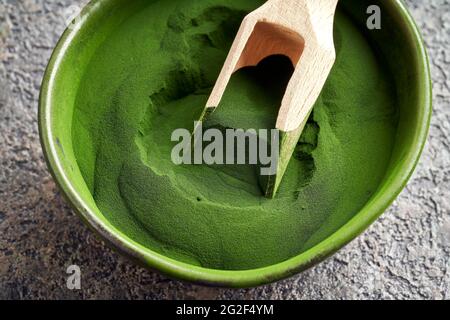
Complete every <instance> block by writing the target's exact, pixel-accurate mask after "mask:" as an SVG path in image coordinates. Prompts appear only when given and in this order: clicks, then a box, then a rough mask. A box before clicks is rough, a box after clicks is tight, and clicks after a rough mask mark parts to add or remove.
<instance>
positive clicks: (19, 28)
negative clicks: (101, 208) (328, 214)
mask: <svg viewBox="0 0 450 320" xmlns="http://www.w3.org/2000/svg"><path fill="white" fill-rule="evenodd" d="M77 3H79V2H77V1H73V0H58V1H53V0H52V1H50V0H21V1H16V0H0V299H2V298H3V299H12V298H24V299H32V298H38V299H43V298H50V299H80V298H83V299H110V298H115V299H129V298H132V299H174V298H176V299H181V298H189V299H205V298H207V299H216V298H225V299H227V298H233V299H333V298H338V299H339V298H341V299H346V298H347V299H348V298H350V299H392V298H398V299H412V298H417V299H432V298H434V299H443V298H445V299H449V298H450V260H449V257H450V180H449V177H450V141H449V137H450V108H449V104H450V93H449V88H450V1H449V0H409V1H407V3H408V5H409V7H410V8H411V11H412V14H413V15H414V17H415V18H416V20H417V22H418V25H419V27H420V28H421V29H422V32H423V35H424V38H425V42H426V44H427V46H428V48H429V53H430V57H431V67H432V73H433V79H434V84H433V87H434V116H433V120H432V125H431V132H430V137H429V140H428V144H427V146H426V149H425V151H424V155H423V157H422V160H421V162H420V165H419V167H418V168H417V170H416V173H415V174H414V176H413V177H412V179H411V181H410V183H409V184H408V186H407V188H406V189H405V190H404V192H403V193H402V194H401V196H400V197H399V198H398V199H397V201H396V202H395V203H394V204H393V205H392V207H391V208H390V209H389V210H388V211H387V212H386V213H385V214H384V215H383V217H382V218H381V219H379V220H378V221H377V222H376V223H375V224H374V225H373V226H372V227H371V228H370V229H369V230H368V231H366V232H365V233H364V235H363V236H361V237H359V238H358V239H357V240H355V241H353V242H352V243H351V244H350V245H348V246H347V247H346V248H344V249H343V250H342V251H340V253H338V254H336V255H335V256H333V257H332V258H330V259H329V260H327V261H326V262H324V263H322V264H320V265H318V266H316V267H315V268H313V269H311V270H309V271H307V272H304V273H302V274H300V275H298V276H296V277H294V278H291V279H289V280H285V281H282V282H279V283H276V284H273V285H269V286H265V287H260V288H255V289H247V290H228V289H216V288H205V287H201V286H195V285H191V284H187V283H182V282H178V281H174V280H170V279H167V278H165V277H164V276H161V275H159V274H157V273H153V272H149V271H147V270H145V269H142V268H140V267H137V266H136V265H134V264H133V263H131V262H130V261H128V260H127V259H125V258H122V257H121V256H120V255H118V254H116V253H115V252H113V251H111V250H110V249H108V248H107V247H106V246H105V245H104V244H103V243H102V242H101V241H99V240H97V239H96V237H95V236H94V234H93V233H92V232H91V231H89V230H88V229H87V227H86V226H85V225H84V224H83V223H82V222H81V221H80V219H79V218H78V217H77V216H76V215H75V214H74V213H73V212H72V210H71V209H70V208H69V207H68V205H67V203H66V202H65V201H64V200H63V198H62V197H61V194H60V192H59V191H58V189H57V187H56V186H55V184H54V182H53V180H52V178H51V177H50V175H49V173H48V171H47V168H46V165H45V163H44V159H43V155H42V151H41V147H40V144H39V137H38V129H37V121H36V118H37V101H38V94H39V88H40V84H41V79H42V76H43V72H44V69H45V67H46V64H47V62H48V59H49V56H50V54H51V52H52V49H53V48H54V46H55V44H56V41H57V40H58V38H59V36H60V34H61V33H62V31H63V29H64V22H65V20H64V15H63V13H65V12H67V11H66V10H67V8H68V7H70V6H71V5H74V4H77ZM72 264H76V265H78V266H80V267H81V270H82V290H79V291H70V290H68V289H67V288H66V268H67V267H68V266H69V265H72Z"/></svg>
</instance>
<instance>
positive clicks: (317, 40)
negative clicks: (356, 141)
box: [201, 0, 338, 198]
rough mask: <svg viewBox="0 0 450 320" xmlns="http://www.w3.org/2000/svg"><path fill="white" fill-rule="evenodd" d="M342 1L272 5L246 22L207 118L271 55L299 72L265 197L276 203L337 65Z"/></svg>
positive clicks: (274, 1) (284, 106) (283, 112)
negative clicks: (234, 82)
mask: <svg viewBox="0 0 450 320" xmlns="http://www.w3.org/2000/svg"><path fill="white" fill-rule="evenodd" d="M337 2H338V0H269V1H267V2H266V3H265V4H264V5H263V6H261V7H260V8H258V9H257V10H255V11H253V12H252V13H250V14H249V15H247V16H246V17H245V18H244V21H243V22H242V25H241V27H240V29H239V32H238V34H237V36H236V38H235V40H234V43H233V45H232V47H231V50H230V52H229V54H228V57H227V59H226V61H225V64H224V66H223V68H222V71H221V73H220V75H219V77H218V79H217V82H216V84H215V86H214V89H213V91H212V93H211V96H210V97H209V100H208V102H207V104H206V108H205V111H204V112H203V115H202V119H201V120H203V119H204V118H205V117H206V116H207V115H209V114H211V113H212V112H213V111H214V110H215V108H217V106H218V105H219V103H220V100H221V99H222V96H223V94H224V92H225V89H226V86H227V84H228V82H229V81H230V78H231V75H232V74H233V73H234V72H236V71H237V70H239V69H241V68H244V67H248V66H257V65H258V63H259V62H261V61H262V60H263V59H265V58H266V57H268V56H271V55H285V56H287V57H288V58H290V60H291V61H292V63H293V65H294V67H295V71H294V73H293V75H292V78H291V80H290V82H289V84H288V86H287V89H286V92H285V95H284V97H283V100H282V103H281V108H280V111H279V115H278V119H277V122H276V129H278V130H279V131H280V158H279V161H278V169H277V173H276V174H275V175H274V176H270V177H268V179H267V180H268V181H267V187H264V188H265V195H266V196H267V197H269V198H273V197H274V196H275V194H276V192H277V190H278V187H279V185H280V183H281V180H282V178H283V175H284V173H285V171H286V168H287V165H288V163H289V161H290V159H291V157H292V154H293V152H294V150H295V148H296V145H297V143H298V140H299V138H300V135H301V133H302V131H303V129H304V127H305V124H306V122H307V120H308V117H309V115H310V114H311V111H312V108H313V106H314V103H315V102H316V100H317V98H318V97H319V94H320V92H321V91H322V87H323V86H324V84H325V81H326V79H327V77H328V75H329V73H330V71H331V68H332V66H333V64H334V62H335V59H336V53H335V49H334V41H333V24H334V14H335V11H336V5H337Z"/></svg>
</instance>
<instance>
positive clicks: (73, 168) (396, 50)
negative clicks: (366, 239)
mask: <svg viewBox="0 0 450 320" xmlns="http://www.w3.org/2000/svg"><path fill="white" fill-rule="evenodd" d="M372 4H376V5H378V6H379V7H380V8H381V13H382V29H381V30H377V31H370V32H369V31H367V36H368V37H370V38H371V39H372V41H371V43H373V46H374V50H376V51H378V52H379V53H380V55H381V56H383V58H384V60H385V61H386V64H387V65H388V66H389V68H390V70H391V71H392V76H393V77H394V78H395V79H394V81H395V84H396V95H397V99H398V113H399V124H398V130H397V134H396V138H395V142H394V145H395V147H394V149H393V154H392V157H391V160H390V162H389V165H388V169H387V171H386V174H385V177H384V178H383V180H382V182H381V184H380V185H379V188H378V190H377V191H376V192H375V193H374V194H373V196H372V197H371V198H370V200H369V201H368V202H367V204H366V205H365V206H364V208H362V209H361V210H360V211H359V212H358V213H357V214H355V215H354V216H353V217H352V218H351V219H348V221H346V222H345V223H344V225H343V226H341V225H339V228H336V230H333V232H331V233H329V235H328V236H327V237H326V239H325V240H323V241H320V242H319V243H318V244H316V245H314V246H313V247H312V248H309V249H308V250H306V251H305V252H303V253H302V254H300V255H297V256H296V257H294V258H292V259H289V260H287V261H284V262H280V263H278V264H274V265H271V266H268V267H264V268H259V269H254V270H242V271H225V270H213V269H207V268H202V267H199V266H195V265H193V264H189V263H186V262H182V261H178V260H176V259H173V258H168V257H167V256H164V255H162V254H160V253H157V252H155V251H153V250H151V249H149V248H147V247H145V246H144V245H142V244H140V243H138V242H137V241H135V240H133V239H131V238H130V237H129V236H127V234H125V233H124V232H123V231H122V230H118V229H117V228H116V227H115V226H114V225H113V224H112V223H111V221H109V220H108V219H107V218H105V215H104V214H102V212H101V211H100V210H99V209H98V207H97V205H96V202H95V201H94V199H93V196H92V193H91V191H90V190H89V187H88V185H87V183H86V181H85V179H84V178H83V175H82V174H81V171H80V168H79V166H78V163H77V160H76V157H75V153H74V146H73V139H72V122H73V114H74V106H75V101H76V98H77V94H78V92H79V88H80V85H81V81H82V79H83V76H84V74H85V70H86V68H87V66H88V65H89V63H90V61H91V59H92V57H93V55H94V54H95V52H96V50H97V49H98V48H99V47H100V46H101V45H102V43H103V42H104V41H105V39H107V38H108V37H110V36H111V35H112V34H113V33H114V32H115V31H116V30H117V29H118V28H120V27H121V25H122V23H123V22H124V21H125V20H126V19H127V18H129V17H130V16H132V15H133V14H135V13H136V12H137V11H138V10H140V9H141V8H142V6H145V5H146V1H135V2H133V4H130V3H129V1H125V0H99V1H93V2H91V3H90V4H89V5H88V6H87V7H86V8H85V9H84V11H83V14H82V17H81V19H79V21H78V22H77V23H76V24H75V25H74V26H73V28H72V29H71V30H68V31H66V33H65V34H64V36H63V37H62V39H61V41H60V42H59V44H58V46H57V48H56V50H55V52H54V55H53V57H52V59H51V62H50V64H49V67H48V70H47V72H46V75H45V78H44V82H43V87H42V92H41V101H40V132H41V139H42V144H43V147H44V151H45V155H46V158H47V161H48V163H49V167H50V169H51V171H52V174H53V175H54V176H55V179H56V181H57V182H58V184H59V185H60V187H61V188H62V190H63V192H64V194H65V195H66V196H67V198H68V199H69V201H70V203H71V204H73V206H74V207H75V209H76V211H77V212H78V213H80V215H81V216H82V217H83V218H84V220H86V221H87V223H88V225H89V226H91V227H92V228H93V229H94V230H95V231H96V232H98V233H100V234H101V235H102V236H103V237H104V238H105V240H107V241H108V242H109V243H110V244H112V245H113V246H114V247H116V248H118V249H120V250H121V251H123V252H124V253H126V254H128V255H129V256H131V257H134V258H136V259H137V260H138V261H139V262H141V263H143V264H144V265H146V266H148V267H152V268H156V269H158V270H160V271H162V272H165V273H167V274H169V275H171V276H175V277H178V278H181V279H187V280H192V281H197V282H204V283H212V284H215V285H224V286H238V287H242V286H253V285H259V284H263V283H268V282H271V281H274V280H278V279H281V278H284V277H288V276H291V275H293V274H295V273H296V272H299V271H301V270H304V269H306V268H308V267H310V266H312V265H313V264H315V263H316V262H318V261H321V260H323V259H324V258H325V257H327V256H329V255H330V254H332V253H333V252H335V251H336V250H338V249H339V248H341V247H342V246H343V245H345V244H346V243H348V242H349V241H351V240H352V239H353V238H354V237H356V236H357V235H358V234H359V233H361V232H362V231H364V230H365V228H367V227H368V226H369V225H370V224H371V223H372V222H373V221H374V220H375V219H376V218H377V217H378V216H379V215H380V214H381V213H382V212H383V211H384V210H385V209H386V208H387V207H388V206H389V205H390V203H391V202H392V201H393V200H394V199H395V197H396V196H397V195H398V194H399V192H400V191H401V190H402V188H403V187H404V186H405V184H406V182H407V180H408V178H409V177H410V175H411V174H412V171H413V169H414V167H415V165H416V163H417V161H418V159H419V156H420V153H421V150H422V148H423V145H424V142H425V139H426V135H427V131H428V126H429V117H430V113H431V111H430V108H431V107H430V84H429V82H430V76H429V71H428V65H427V58H426V53H425V50H424V48H423V45H422V43H421V40H420V36H419V34H418V32H417V29H416V28H415V26H414V23H413V21H412V19H411V18H410V16H409V15H408V13H407V12H406V10H405V8H404V6H403V5H402V3H401V2H400V1H395V0H391V1H365V0H364V1H361V0H346V1H342V2H341V6H342V9H343V10H345V11H346V12H347V13H348V14H349V15H351V16H352V18H353V20H354V21H355V22H356V23H358V24H359V25H360V27H361V28H362V29H365V28H366V19H367V17H368V15H367V13H366V10H367V8H368V6H369V5H372ZM399 44H401V45H399Z"/></svg>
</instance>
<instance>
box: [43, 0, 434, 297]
mask: <svg viewBox="0 0 450 320" xmlns="http://www.w3.org/2000/svg"><path fill="white" fill-rule="evenodd" d="M108 1H109V0H94V1H91V2H90V3H89V4H88V5H87V6H86V7H85V8H84V9H83V12H82V17H81V19H80V20H79V21H78V22H77V23H79V24H80V25H82V24H83V23H84V22H86V21H87V19H88V18H89V17H90V16H91V15H92V14H93V13H94V12H96V11H97V10H102V8H103V6H104V5H105V4H106V3H107V2H108ZM385 5H388V6H390V7H391V8H392V9H393V10H395V11H396V12H397V13H398V19H399V21H398V24H399V25H400V26H401V28H402V29H401V31H402V33H404V34H406V35H407V37H406V38H407V40H408V41H409V45H410V46H411V47H412V48H414V52H412V55H413V57H412V58H413V60H414V63H415V66H414V67H415V70H418V72H419V81H418V82H419V84H418V92H417V104H419V105H420V109H419V110H422V115H421V116H420V117H419V122H418V124H417V130H416V132H415V136H414V137H413V139H414V142H413V144H412V147H411V148H409V150H408V152H407V153H406V154H405V155H404V157H403V159H404V163H403V165H402V166H401V168H400V169H399V170H398V172H397V173H396V174H395V177H394V179H392V181H390V182H389V185H388V187H387V188H386V190H385V192H384V194H383V195H382V196H380V197H379V198H378V199H376V200H375V201H369V202H368V203H367V204H366V206H365V207H364V208H362V209H361V210H360V211H359V212H358V213H357V214H356V215H355V216H354V217H353V218H352V219H350V220H349V221H348V222H347V223H346V224H345V225H344V226H343V227H341V228H340V229H338V230H337V231H336V232H335V233H333V234H332V235H331V236H329V237H328V238H326V239H325V240H323V241H322V242H320V243H319V244H317V245H316V246H314V247H312V248H311V249H309V250H307V251H305V252H303V253H301V254H299V255H297V256H295V257H292V258H290V259H288V260H286V261H284V262H280V263H277V264H274V265H270V266H267V267H263V268H258V269H252V270H236V271H228V270H216V269H208V268H203V267H198V266H194V265H190V264H187V263H184V262H180V261H177V260H174V259H171V258H168V257H166V256H163V255H161V254H159V253H157V252H155V251H153V250H151V249H149V248H146V247H144V246H142V245H140V244H139V243H137V242H135V241H134V240H132V239H130V238H129V237H128V236H126V235H125V234H123V233H121V231H120V230H117V229H116V228H115V227H113V226H112V225H111V224H108V223H106V222H105V221H104V220H102V219H100V218H99V217H97V216H96V215H95V213H93V212H92V210H91V209H90V208H89V206H88V205H87V204H86V202H85V201H84V200H83V199H82V198H81V197H80V196H79V194H78V193H77V191H76V187H75V186H74V185H73V184H72V183H71V181H70V179H69V178H68V177H67V175H66V174H65V169H64V165H63V164H62V161H61V159H60V156H59V155H58V152H57V141H56V139H55V137H54V136H53V134H52V116H51V115H52V108H54V107H55V106H53V105H52V92H53V89H54V86H55V81H56V77H57V75H58V71H59V68H60V66H61V63H62V61H63V58H64V56H65V53H66V51H67V49H68V47H69V46H70V44H71V41H72V40H73V39H74V37H75V36H76V34H77V32H78V30H79V28H71V29H67V30H66V31H65V32H64V34H63V35H62V37H61V39H60V40H59V42H58V44H57V45H56V47H55V49H54V51H53V54H52V56H51V58H50V62H49V64H48V66H47V69H46V71H45V74H44V77H43V82H42V86H41V92H40V97H39V112H38V124H39V135H40V140H41V145H42V148H43V153H44V157H45V160H46V162H47V165H48V168H49V171H50V173H51V174H52V176H53V177H54V179H55V181H56V183H57V185H58V186H59V188H60V190H62V193H63V195H64V196H65V198H66V199H67V200H68V202H69V203H70V205H71V206H72V207H73V208H74V209H75V212H76V213H77V214H78V215H79V216H80V217H81V218H82V219H83V220H84V221H85V223H86V224H87V225H88V226H89V227H90V228H91V229H92V230H93V231H94V232H95V233H96V234H98V235H100V236H101V238H102V240H104V241H105V242H106V243H107V244H108V245H109V246H111V247H112V248H114V249H116V250H118V251H120V252H121V253H123V254H125V255H126V256H128V257H130V258H131V259H133V260H135V261H136V262H138V263H139V264H141V265H143V266H144V267H146V268H150V269H153V270H156V271H159V272H161V273H163V274H165V275H168V276H170V277H174V278H177V279H180V280H186V281H190V282H195V283H198V284H204V285H211V286H220V287H234V288H247V287H254V286H259V285H264V284H268V283H271V282H275V281H278V280H281V279H284V278H288V277H291V276H293V275H295V274H297V273H299V272H302V271H304V270H306V269H308V268H310V267H312V266H314V265H315V264H317V263H319V262H321V261H323V260H325V259H326V258H327V257H329V256H331V255H332V254H334V253H336V252H337V251H339V250H340V249H342V248H343V247H344V246H345V245H347V244H348V243H349V242H351V241H352V240H353V239H355V238H356V237H357V236H358V235H360V234H361V233H362V232H363V231H364V230H366V229H367V228H368V227H369V226H370V225H371V224H372V223H373V222H374V221H375V220H376V219H377V218H378V217H379V216H380V215H381V214H382V213H383V212H384V211H385V210H386V209H387V208H388V207H389V206H390V205H391V204H392V202H393V201H394V200H395V198H397V196H398V195H399V194H400V192H401V191H402V190H403V189H404V187H405V186H406V184H407V182H408V180H409V178H410V177H411V175H412V174H413V172H414V169H415V168H416V166H417V164H418V162H419V159H420V155H421V153H422V151H423V148H424V146H425V143H426V141H427V137H428V131H429V127H430V121H431V114H432V92H431V90H432V85H431V74H430V67H429V60H428V55H427V52H426V48H425V45H424V43H423V39H422V36H421V34H420V31H419V29H418V27H417V25H416V23H415V21H414V20H413V18H412V16H411V15H410V13H409V11H408V9H407V8H406V5H405V4H404V3H403V2H402V1H401V0H389V1H385ZM368 204H370V205H368Z"/></svg>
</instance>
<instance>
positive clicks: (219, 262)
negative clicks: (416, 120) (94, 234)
mask: <svg viewBox="0 0 450 320" xmlns="http://www.w3.org/2000/svg"><path fill="white" fill-rule="evenodd" d="M262 2H263V1H261V0H245V1H243V0H209V1H206V0H205V1H191V0H173V1H166V0H160V1H136V8H138V9H139V10H136V14H134V15H132V16H131V17H129V18H128V19H126V20H125V21H124V22H123V23H122V25H121V26H120V28H118V29H117V30H116V31H115V32H114V33H113V34H111V35H110V36H109V37H108V38H107V39H106V40H105V42H104V43H103V44H102V45H101V46H100V47H99V48H98V50H97V51H96V53H95V54H94V56H93V58H92V61H91V63H90V65H89V68H88V70H87V71H86V74H85V76H84V78H83V81H82V85H81V88H80V92H79V95H78V98H77V101H76V108H75V114H74V124H73V142H74V149H75V154H76V156H77V161H78V164H79V166H80V168H81V171H82V173H83V176H84V178H85V181H86V183H87V185H88V187H89V189H90V190H91V192H92V194H93V196H94V199H95V201H96V203H97V205H98V207H99V208H100V210H101V211H102V213H103V214H104V215H105V217H106V218H107V219H108V220H110V221H111V222H112V223H113V224H114V225H115V226H116V227H117V228H119V229H120V230H122V231H123V232H124V233H125V234H127V235H128V236H129V237H131V238H133V239H134V240H136V241H138V242H140V243H142V244H143V245H145V246H147V247H149V248H151V249H153V250H155V251H157V252H159V253H162V254H164V255H167V256H169V257H172V258H175V259H179V260H182V261H185V262H188V263H191V264H195V265H199V266H204V267H209V268H216V269H229V270H238V269H250V268H257V267H263V266H267V265H270V264H274V263H278V262H281V261H284V260H287V259H289V258H291V257H293V256H295V255H298V254H300V253H302V252H304V251H305V250H307V249H309V248H311V247H313V246H314V245H316V244H317V243H318V242H320V241H322V240H323V239H325V238H326V237H328V236H329V235H330V234H332V233H333V232H335V231H336V230H337V229H338V228H339V227H341V226H342V225H344V224H345V223H346V222H347V221H348V220H349V219H350V218H352V217H353V216H354V215H355V214H356V213H357V212H358V211H359V210H360V209H361V208H362V207H363V206H364V205H365V203H366V202H367V201H368V200H369V199H370V197H371V196H372V195H373V193H374V192H375V191H376V189H377V187H378V185H379V183H380V181H381V180H382V178H383V176H384V173H385V170H386V168H387V165H388V162H389V160H390V156H391V152H392V148H393V144H394V138H395V133H396V128H397V117H396V109H395V103H396V101H395V94H394V90H395V88H394V86H393V81H392V80H391V78H390V76H389V71H388V70H387V69H386V67H385V65H384V63H383V62H382V60H380V59H379V57H378V56H377V55H376V54H375V51H374V49H373V48H372V46H371V44H370V42H368V40H367V39H366V38H365V37H364V35H363V34H362V33H361V32H360V30H359V29H358V28H357V27H356V26H355V25H354V24H353V22H352V21H351V19H350V18H349V17H348V16H347V15H346V14H345V12H343V11H342V10H341V9H339V10H338V13H337V17H336V27H335V42H336V50H337V62H336V65H335V67H334V69H333V71H332V74H331V76H330V78H329V80H328V82H327V84H326V86H325V88H324V90H323V92H322V95H321V97H320V99H319V100H318V102H317V104H316V106H315V108H314V112H313V114H312V116H311V118H310V120H309V122H308V124H307V126H306V129H305V132H304V134H303V136H302V138H301V139H300V141H299V143H298V147H297V150H296V152H295V154H294V157H293V159H292V161H291V163H290V165H289V168H288V170H287V173H286V175H285V178H284V180H283V183H282V186H281V189H280V191H279V194H278V196H277V197H276V198H275V199H273V200H268V199H266V198H264V197H263V195H262V194H261V190H260V187H259V185H258V177H257V175H255V173H254V170H252V168H250V167H247V166H206V165H196V166H188V165H183V166H175V165H174V164H173V163H172V161H171V151H172V148H173V146H174V145H175V143H173V142H171V134H172V131H173V130H174V129H177V128H187V129H192V126H193V122H194V121H195V120H196V119H198V117H199V115H200V113H201V111H202V109H203V107H204V106H205V103H206V100H207V99H208V96H209V93H210V91H211V89H212V86H213V85H214V83H215V80H216V78H217V76H218V73H219V71H220V69H221V67H222V65H223V62H224V60H225V57H226V55H227V53H228V50H229V47H230V45H231V42H232V40H233V38H234V36H235V34H236V31H237V29H238V27H239V25H240V22H241V20H242V18H243V17H244V16H245V14H246V13H248V12H249V11H252V10H253V9H255V8H256V7H258V6H259V5H261V4H262ZM290 72H292V66H291V65H290V64H289V61H288V60H287V59H285V58H282V57H272V58H269V59H267V60H265V61H264V62H262V63H261V64H260V66H258V67H257V68H246V69H243V70H241V71H239V72H238V73H237V74H235V75H234V77H233V79H232V80H231V83H230V85H229V87H228V89H227V92H226V94H225V97H224V99H223V102H222V104H221V105H220V106H219V108H218V110H217V112H216V113H215V114H214V115H213V116H212V118H211V119H210V121H211V123H212V125H215V126H222V127H229V128H244V129H245V128H255V129H257V128H273V127H274V126H275V119H276V116H277V112H278V108H279V105H280V103H281V97H282V96H283V90H284V88H285V86H286V83H287V81H288V79H289V76H290Z"/></svg>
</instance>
